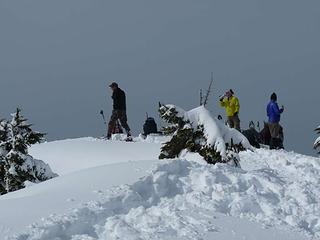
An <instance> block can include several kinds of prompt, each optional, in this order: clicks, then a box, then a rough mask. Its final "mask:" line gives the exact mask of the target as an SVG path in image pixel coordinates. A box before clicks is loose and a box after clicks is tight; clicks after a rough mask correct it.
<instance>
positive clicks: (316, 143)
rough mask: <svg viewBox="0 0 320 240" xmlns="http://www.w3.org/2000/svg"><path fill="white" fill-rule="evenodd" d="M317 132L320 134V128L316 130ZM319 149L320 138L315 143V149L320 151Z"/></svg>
mask: <svg viewBox="0 0 320 240" xmlns="http://www.w3.org/2000/svg"><path fill="white" fill-rule="evenodd" d="M316 132H317V133H318V134H320V126H319V127H317V128H316ZM319 148H320V137H318V138H317V139H316V141H315V142H314V149H319Z"/></svg>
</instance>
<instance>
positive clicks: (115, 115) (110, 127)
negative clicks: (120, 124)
mask: <svg viewBox="0 0 320 240" xmlns="http://www.w3.org/2000/svg"><path fill="white" fill-rule="evenodd" d="M117 121H118V111H116V110H113V111H112V115H111V118H110V121H109V124H108V134H107V138H108V139H110V138H111V135H112V133H113V129H114V128H115V126H116V124H117Z"/></svg>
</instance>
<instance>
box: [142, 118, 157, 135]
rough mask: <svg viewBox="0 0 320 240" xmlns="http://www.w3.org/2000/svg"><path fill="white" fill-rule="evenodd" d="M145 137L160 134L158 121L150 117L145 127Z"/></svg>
mask: <svg viewBox="0 0 320 240" xmlns="http://www.w3.org/2000/svg"><path fill="white" fill-rule="evenodd" d="M143 132H144V135H145V136H147V135H149V134H151V133H158V127H157V124H156V121H155V120H154V118H152V117H148V118H147V120H146V122H145V124H144V125H143Z"/></svg>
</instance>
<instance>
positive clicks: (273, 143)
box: [269, 123, 280, 149]
mask: <svg viewBox="0 0 320 240" xmlns="http://www.w3.org/2000/svg"><path fill="white" fill-rule="evenodd" d="M269 129H270V135H271V140H270V149H277V148H278V142H279V141H278V139H279V133H280V125H279V123H269Z"/></svg>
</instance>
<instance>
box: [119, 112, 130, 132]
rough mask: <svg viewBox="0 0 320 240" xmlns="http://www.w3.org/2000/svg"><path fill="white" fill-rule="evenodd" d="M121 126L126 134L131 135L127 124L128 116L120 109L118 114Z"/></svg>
mask: <svg viewBox="0 0 320 240" xmlns="http://www.w3.org/2000/svg"><path fill="white" fill-rule="evenodd" d="M119 119H120V123H121V126H122V127H123V128H124V129H125V130H126V132H127V134H128V136H131V132H130V127H129V125H128V118H127V113H126V111H121V112H120V114H119Z"/></svg>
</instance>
